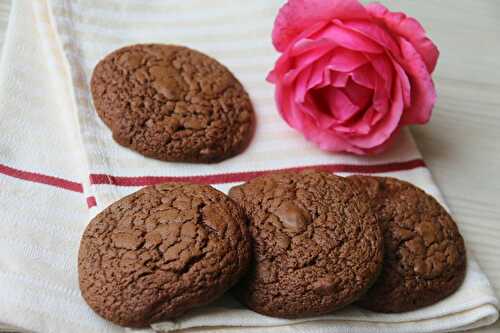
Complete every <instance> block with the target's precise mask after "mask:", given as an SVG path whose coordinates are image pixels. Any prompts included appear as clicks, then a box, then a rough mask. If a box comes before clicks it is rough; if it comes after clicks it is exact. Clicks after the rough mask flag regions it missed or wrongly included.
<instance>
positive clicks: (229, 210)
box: [78, 183, 251, 327]
mask: <svg viewBox="0 0 500 333" xmlns="http://www.w3.org/2000/svg"><path fill="white" fill-rule="evenodd" d="M245 223H246V221H245V217H244V213H243V211H242V210H241V208H240V207H238V206H237V205H236V204H235V203H234V202H233V201H232V200H231V199H230V198H229V197H227V196H226V195H224V194H223V193H221V192H219V191H217V190H215V189H213V188H211V187H209V186H205V185H191V184H177V183H167V184H163V185H157V186H150V187H146V188H143V189H142V190H140V191H138V192H135V193H133V194H131V195H129V196H127V197H125V198H123V199H121V200H119V201H117V202H115V203H113V204H112V205H110V206H109V207H108V208H106V209H105V210H104V211H102V212H101V213H100V214H99V215H97V216H96V217H95V218H94V219H93V220H92V221H91V222H90V223H89V225H88V226H87V228H86V230H85V232H84V234H83V236H82V240H81V243H80V250H79V255H78V271H79V282H80V289H81V292H82V296H83V298H84V299H85V301H86V302H87V303H88V304H89V306H90V307H91V308H92V309H93V310H94V311H95V312H96V313H98V314H99V315H101V316H102V317H104V318H106V319H108V320H110V321H112V322H114V323H116V324H119V325H123V326H131V327H142V326H145V325H147V324H149V323H152V322H156V321H159V320H162V319H172V318H176V317H178V316H180V315H182V314H183V313H185V312H186V311H188V310H189V309H191V308H193V307H196V306H200V305H203V304H206V303H208V302H210V301H212V300H214V299H215V298H217V297H219V296H221V295H222V294H223V293H224V292H225V291H226V290H227V289H228V288H230V287H231V286H232V285H233V284H234V283H235V282H236V281H237V280H238V279H239V277H240V276H241V275H242V274H243V273H244V272H245V271H246V269H247V267H248V264H249V262H250V255H251V250H250V238H249V234H248V231H247V228H246V225H245Z"/></svg>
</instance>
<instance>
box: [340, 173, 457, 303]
mask: <svg viewBox="0 0 500 333" xmlns="http://www.w3.org/2000/svg"><path fill="white" fill-rule="evenodd" d="M349 179H350V180H351V181H353V183H355V184H356V186H358V187H360V188H365V189H366V191H367V192H368V195H369V196H370V197H371V199H372V203H373V209H374V211H375V214H376V216H377V219H378V220H379V223H380V225H381V227H382V230H383V232H384V243H385V258H384V266H383V269H382V273H381V274H380V277H379V279H378V280H377V282H376V283H375V284H374V286H373V287H372V288H371V289H370V290H369V291H368V292H367V293H366V295H365V296H363V297H362V298H361V300H360V301H359V302H358V304H359V305H360V306H362V307H364V308H366V309H369V310H372V311H377V312H404V311H411V310H415V309H418V308H421V307H424V306H427V305H431V304H433V303H436V302H438V301H439V300H441V299H443V298H445V297H446V296H448V295H450V294H451V293H453V292H454V291H455V290H457V289H458V287H459V286H460V285H461V284H462V281H463V279H464V276H465V269H466V255H465V246H464V241H463V239H462V236H461V235H460V233H459V231H458V228H457V225H456V224H455V222H453V220H452V218H451V217H450V215H449V214H448V213H447V212H446V210H445V209H444V208H443V207H442V206H441V205H440V204H439V203H438V202H437V201H436V200H435V199H434V198H433V197H432V196H430V195H428V194H426V193H425V192H424V191H422V190H420V189H419V188H417V187H415V186H413V185H411V184H409V183H407V182H404V181H401V180H398V179H394V178H383V177H369V176H353V177H349Z"/></svg>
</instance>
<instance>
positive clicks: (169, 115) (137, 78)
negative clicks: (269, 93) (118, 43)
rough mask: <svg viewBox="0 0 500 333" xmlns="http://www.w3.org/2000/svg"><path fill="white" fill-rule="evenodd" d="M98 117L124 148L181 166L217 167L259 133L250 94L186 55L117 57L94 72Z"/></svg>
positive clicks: (145, 50) (181, 50) (206, 62)
mask: <svg viewBox="0 0 500 333" xmlns="http://www.w3.org/2000/svg"><path fill="white" fill-rule="evenodd" d="M91 91H92V96H93V100H94V106H95V109H96V111H97V114H98V115H99V116H100V117H101V119H102V120H103V121H104V123H106V125H107V126H108V127H109V128H110V129H111V131H112V133H113V138H114V139H115V141H116V142H118V143H119V144H121V145H123V146H125V147H129V148H131V149H133V150H135V151H137V152H139V153H141V154H143V155H145V156H148V157H153V158H156V159H160V160H165V161H177V162H207V163H209V162H218V161H221V160H224V159H226V158H228V157H231V156H234V155H236V154H238V153H239V152H241V151H243V150H244V149H245V147H246V146H247V145H248V143H249V142H250V139H251V136H252V134H253V128H254V125H253V124H254V112H253V108H252V104H251V102H250V99H249V97H248V94H247V93H246V91H245V90H244V88H243V87H242V85H241V84H240V83H239V81H238V80H237V79H236V78H235V77H234V76H233V74H231V72H230V71H229V70H228V69H227V68H226V67H224V66H223V65H222V64H220V63H219V62H217V61H216V60H215V59H212V58H210V57H208V56H207V55H204V54H202V53H200V52H198V51H195V50H191V49H189V48H186V47H181V46H174V45H161V44H139V45H132V46H127V47H124V48H121V49H118V50H116V51H114V52H112V53H111V54H109V55H107V56H106V57H105V58H104V59H103V60H101V61H100V62H99V63H98V64H97V66H96V67H95V69H94V72H93V74H92V80H91Z"/></svg>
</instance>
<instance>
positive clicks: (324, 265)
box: [229, 172, 383, 318]
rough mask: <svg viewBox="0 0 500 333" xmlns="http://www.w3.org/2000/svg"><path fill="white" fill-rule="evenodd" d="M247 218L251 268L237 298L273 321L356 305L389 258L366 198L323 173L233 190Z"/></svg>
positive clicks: (273, 178)
mask: <svg viewBox="0 0 500 333" xmlns="http://www.w3.org/2000/svg"><path fill="white" fill-rule="evenodd" d="M229 195H230V197H231V198H233V199H234V200H235V201H236V202H238V203H239V204H240V205H241V206H242V207H243V208H244V210H245V211H246V213H247V216H248V217H249V221H250V224H249V229H250V233H251V235H252V240H253V264H252V265H251V268H250V271H249V273H248V274H247V275H246V276H245V277H244V278H243V280H242V281H241V283H238V285H237V287H236V289H235V293H236V295H237V297H238V298H240V300H241V301H242V302H243V303H245V304H246V305H247V306H248V307H249V308H251V309H252V310H254V311H256V312H259V313H262V314H265V315H269V316H275V317H285V318H296V317H304V316H310V315H320V314H325V313H328V312H331V311H333V310H335V309H338V308H341V307H343V306H345V305H347V304H349V303H351V302H353V301H355V300H357V299H358V298H359V297H360V296H361V295H362V294H363V293H364V292H365V291H366V290H367V289H368V288H369V287H370V286H371V285H372V283H373V282H374V281H375V279H376V278H377V276H378V273H379V271H380V269H381V265H382V259H383V239H382V233H381V230H380V227H379V225H378V223H377V221H376V219H375V217H374V215H373V214H372V212H371V210H370V206H369V204H368V200H367V198H366V195H365V194H364V192H362V191H357V190H356V189H355V188H353V187H352V186H351V184H350V182H349V181H347V180H346V179H345V178H342V177H337V176H334V175H332V174H328V173H322V172H306V173H277V174H270V175H266V176H262V177H259V178H256V179H254V180H252V181H250V182H248V183H246V184H244V185H240V186H237V187H233V188H232V189H231V191H230V192H229Z"/></svg>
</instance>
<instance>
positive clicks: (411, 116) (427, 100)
mask: <svg viewBox="0 0 500 333" xmlns="http://www.w3.org/2000/svg"><path fill="white" fill-rule="evenodd" d="M400 43H401V50H402V52H403V56H404V58H405V60H406V61H405V63H404V68H405V70H406V73H407V74H408V76H409V78H410V82H411V88H412V90H411V91H412V100H411V106H410V107H408V108H407V109H406V110H405V113H404V114H403V118H402V120H401V123H402V124H403V125H406V124H425V123H426V122H428V121H429V119H430V117H431V113H432V109H433V107H434V104H435V103H436V89H435V88H434V83H433V82H432V78H431V75H430V74H429V72H428V71H427V67H426V66H425V64H424V62H423V61H422V58H421V57H420V54H419V53H418V52H417V51H416V50H415V48H413V46H412V44H410V43H409V42H408V41H406V40H405V39H403V38H401V40H400Z"/></svg>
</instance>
